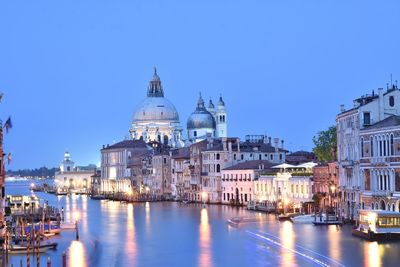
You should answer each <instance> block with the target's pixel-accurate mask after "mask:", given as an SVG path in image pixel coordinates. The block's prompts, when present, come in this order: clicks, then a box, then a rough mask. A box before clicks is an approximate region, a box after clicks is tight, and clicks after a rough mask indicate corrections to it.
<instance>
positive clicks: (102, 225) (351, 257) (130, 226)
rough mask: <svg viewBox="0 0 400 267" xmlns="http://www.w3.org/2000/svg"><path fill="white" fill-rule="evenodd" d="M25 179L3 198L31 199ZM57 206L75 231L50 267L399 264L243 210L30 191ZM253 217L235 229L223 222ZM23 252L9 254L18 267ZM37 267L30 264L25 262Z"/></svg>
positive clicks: (333, 231) (326, 231)
mask: <svg viewBox="0 0 400 267" xmlns="http://www.w3.org/2000/svg"><path fill="white" fill-rule="evenodd" d="M29 184H30V183H29V182H27V181H25V182H6V193H7V194H26V195H28V194H31V193H30V191H29ZM36 194H37V195H38V196H39V197H40V198H42V199H44V200H47V201H48V202H49V204H50V205H52V206H55V207H58V208H60V209H61V208H62V207H63V208H64V210H65V217H66V220H67V221H73V220H74V219H77V220H78V222H79V237H80V238H79V241H76V240H75V231H64V232H62V233H61V235H60V236H57V237H54V238H52V240H54V241H56V242H58V243H59V245H58V248H57V250H55V251H50V252H48V253H46V254H42V256H41V266H46V265H45V262H46V260H47V257H50V258H51V261H52V266H61V261H62V253H63V252H66V253H67V266H71V267H78V266H371V267H372V266H373V267H376V266H399V262H400V243H399V242H397V243H396V242H392V243H377V242H367V241H363V240H360V239H358V238H356V237H352V236H351V229H350V227H347V226H346V227H343V228H340V227H336V226H327V227H316V226H313V225H308V224H292V223H291V222H282V223H281V222H278V221H276V219H275V217H274V216H272V215H266V214H261V213H257V212H250V211H246V210H245V209H243V208H239V209H238V208H232V207H228V206H219V205H208V206H207V207H206V208H205V209H203V207H202V205H199V204H187V205H185V204H180V203H174V202H165V203H160V202H158V203H140V204H127V203H120V202H114V201H106V200H101V201H99V200H92V199H90V198H89V197H87V196H80V195H73V196H68V197H66V196H55V195H51V194H46V193H36ZM236 216H257V217H258V218H259V221H256V222H254V223H249V224H246V225H244V226H242V227H240V228H235V227H231V226H229V225H228V224H227V223H226V221H227V220H228V219H229V218H232V217H236ZM21 260H22V262H23V266H26V257H25V255H17V256H11V257H10V260H9V262H10V263H13V265H14V266H19V264H20V261H21ZM32 261H33V264H32V265H31V266H36V259H33V258H32V259H31V262H32Z"/></svg>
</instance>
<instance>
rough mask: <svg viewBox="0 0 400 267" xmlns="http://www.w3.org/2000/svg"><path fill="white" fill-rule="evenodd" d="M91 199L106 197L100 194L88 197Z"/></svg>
mask: <svg viewBox="0 0 400 267" xmlns="http://www.w3.org/2000/svg"><path fill="white" fill-rule="evenodd" d="M90 198H91V199H95V200H102V199H106V197H105V196H102V195H94V196H91V197H90Z"/></svg>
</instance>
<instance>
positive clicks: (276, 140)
mask: <svg viewBox="0 0 400 267" xmlns="http://www.w3.org/2000/svg"><path fill="white" fill-rule="evenodd" d="M274 143H275V152H278V151H279V148H278V143H279V138H276V137H275V138H274Z"/></svg>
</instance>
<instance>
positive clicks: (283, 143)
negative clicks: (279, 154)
mask: <svg viewBox="0 0 400 267" xmlns="http://www.w3.org/2000/svg"><path fill="white" fill-rule="evenodd" d="M281 148H282V149H285V140H283V139H282V140H281Z"/></svg>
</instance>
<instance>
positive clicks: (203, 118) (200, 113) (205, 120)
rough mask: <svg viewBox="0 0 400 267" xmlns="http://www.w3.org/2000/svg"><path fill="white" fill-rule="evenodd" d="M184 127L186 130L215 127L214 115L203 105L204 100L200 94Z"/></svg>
mask: <svg viewBox="0 0 400 267" xmlns="http://www.w3.org/2000/svg"><path fill="white" fill-rule="evenodd" d="M186 127H187V129H188V130H192V129H202V128H208V129H215V127H216V122H215V119H214V116H213V115H212V114H211V113H210V112H209V111H207V109H206V108H205V107H204V101H203V98H202V97H201V95H200V97H199V100H198V101H197V108H196V110H195V111H194V112H193V113H192V114H191V115H190V116H189V118H188V120H187V124H186Z"/></svg>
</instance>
